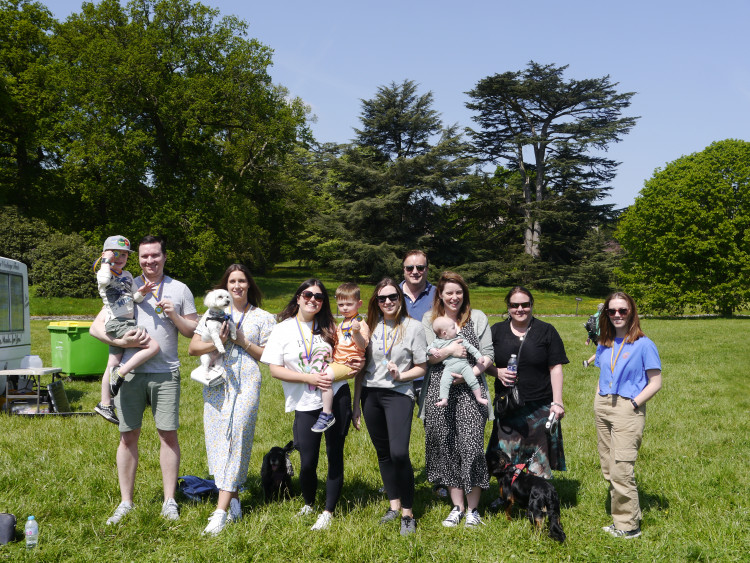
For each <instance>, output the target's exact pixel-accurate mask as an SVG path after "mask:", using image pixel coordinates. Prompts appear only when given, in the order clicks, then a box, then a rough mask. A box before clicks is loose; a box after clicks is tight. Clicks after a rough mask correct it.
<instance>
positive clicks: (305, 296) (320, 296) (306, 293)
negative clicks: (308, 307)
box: [300, 291, 323, 301]
mask: <svg viewBox="0 0 750 563" xmlns="http://www.w3.org/2000/svg"><path fill="white" fill-rule="evenodd" d="M300 295H301V296H302V298H303V299H304V300H305V301H310V299H315V301H323V294H322V293H313V292H312V291H303V292H302V293H300Z"/></svg>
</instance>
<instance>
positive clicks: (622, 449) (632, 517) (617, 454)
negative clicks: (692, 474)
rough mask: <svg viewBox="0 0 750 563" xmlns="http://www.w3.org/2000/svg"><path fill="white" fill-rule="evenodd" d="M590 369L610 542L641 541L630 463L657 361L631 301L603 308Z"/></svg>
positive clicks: (615, 298) (613, 299)
mask: <svg viewBox="0 0 750 563" xmlns="http://www.w3.org/2000/svg"><path fill="white" fill-rule="evenodd" d="M604 312H605V313H606V317H607V320H606V321H604V322H600V323H599V326H600V330H601V333H600V337H599V346H598V347H597V349H596V360H595V364H596V365H597V366H598V367H599V369H600V372H599V383H598V385H597V390H596V398H595V399H594V418H595V420H596V434H597V440H598V444H597V446H598V450H599V461H600V463H601V466H602V473H603V474H604V478H605V479H606V480H607V481H609V493H610V496H611V498H612V520H613V523H612V525H610V526H606V527H604V528H602V529H603V530H604V531H605V532H608V533H610V534H612V535H613V536H615V537H622V538H636V537H638V536H640V535H641V507H640V504H639V503H638V489H637V488H636V484H635V460H636V458H637V457H638V448H640V446H641V439H642V438H643V428H644V426H645V422H646V402H647V401H648V400H649V399H651V397H653V396H654V395H655V394H656V392H657V391H659V389H661V361H660V359H659V352H658V351H657V350H656V345H655V344H654V343H653V342H652V341H651V340H650V339H649V338H648V337H646V335H645V334H644V333H643V331H642V330H641V325H640V321H639V319H638V311H637V310H636V306H635V301H633V298H632V297H630V295H628V294H627V293H622V292H617V293H613V294H612V295H610V296H609V297H607V299H606V301H605V302H604Z"/></svg>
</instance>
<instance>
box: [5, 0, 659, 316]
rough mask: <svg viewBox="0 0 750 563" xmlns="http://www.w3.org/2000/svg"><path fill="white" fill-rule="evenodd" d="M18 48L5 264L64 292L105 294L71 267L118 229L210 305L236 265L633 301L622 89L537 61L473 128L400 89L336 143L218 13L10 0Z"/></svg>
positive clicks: (160, 4)
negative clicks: (624, 219)
mask: <svg viewBox="0 0 750 563" xmlns="http://www.w3.org/2000/svg"><path fill="white" fill-rule="evenodd" d="M0 40H1V44H0V45H1V46H0V71H1V72H0V190H1V191H0V210H2V211H0V214H2V219H3V220H2V221H0V237H2V238H1V239H0V240H2V241H3V242H0V253H2V254H4V255H6V256H12V257H17V258H21V259H23V260H24V261H26V262H27V263H30V265H31V272H32V280H33V281H34V282H35V283H36V284H37V285H38V287H40V288H41V291H42V292H47V293H48V294H54V293H59V294H66V295H71V294H75V293H76V292H79V293H86V292H88V291H90V290H91V287H90V283H91V280H90V279H89V278H91V276H90V275H89V273H88V272H85V271H84V272H83V273H82V274H80V277H79V278H77V279H73V280H71V279H67V281H66V276H67V275H68V274H66V272H65V269H66V268H61V267H58V266H57V265H55V264H54V262H55V257H60V256H66V257H67V256H70V260H68V261H67V266H68V269H69V268H71V264H73V263H74V262H75V260H80V261H81V262H82V263H85V262H87V261H88V260H89V259H90V258H93V257H95V256H96V255H97V254H98V249H99V247H100V244H101V241H102V240H104V238H105V237H106V236H108V235H111V234H113V233H118V234H124V235H126V236H130V237H137V236H140V235H141V234H143V233H159V234H162V235H164V236H166V237H167V239H168V241H169V245H170V246H169V249H170V251H171V258H170V268H171V269H172V272H173V273H174V274H175V275H177V276H179V277H180V278H184V279H187V280H190V281H191V283H193V284H194V285H197V286H198V287H200V288H201V289H202V288H205V287H206V286H207V285H209V284H210V283H211V282H212V281H213V280H214V279H216V278H217V276H218V275H219V273H220V272H221V271H223V269H224V267H225V266H226V264H227V263H228V262H230V261H239V262H243V263H245V264H247V265H248V266H249V267H251V268H252V269H253V270H254V271H256V272H263V271H264V270H265V269H266V268H267V267H268V266H269V265H272V264H273V263H276V262H278V261H281V260H290V259H293V260H300V261H309V262H311V263H314V264H318V265H321V266H323V267H329V268H331V269H333V270H334V271H335V272H337V273H338V275H340V276H341V277H342V278H350V279H351V278H354V279H360V280H364V281H366V280H373V279H379V278H380V277H382V276H383V275H393V274H396V273H398V271H399V266H400V257H401V256H402V255H403V253H404V252H405V251H406V250H408V249H411V248H421V249H424V250H425V251H426V252H427V253H428V255H429V256H430V259H431V261H432V262H433V263H434V264H435V265H436V266H438V268H435V270H436V271H437V269H439V268H452V269H456V270H458V271H460V272H461V273H462V274H463V275H464V276H465V277H466V278H467V279H468V280H469V281H470V282H472V283H477V284H485V285H510V284H514V283H523V284H527V285H531V286H533V287H537V288H542V289H550V290H556V291H560V292H569V293H573V292H575V293H588V294H595V295H601V294H604V293H606V292H607V291H609V290H610V289H612V288H613V287H615V285H616V284H617V279H616V276H617V275H618V274H617V270H616V267H617V266H618V264H619V262H620V252H619V250H620V247H619V245H618V244H617V241H616V239H615V238H614V237H613V232H614V229H615V227H616V221H617V219H618V215H619V211H618V210H616V209H614V207H613V205H611V204H605V203H603V200H604V199H605V197H606V196H607V194H608V192H609V191H610V190H611V181H612V180H613V178H614V177H615V174H616V170H617V166H618V164H619V163H617V162H616V161H614V160H612V159H609V158H606V149H607V148H608V147H609V146H610V145H611V144H612V143H616V142H619V141H620V140H622V138H623V137H624V135H626V134H627V133H628V132H629V131H630V130H631V129H632V128H633V127H634V126H635V124H636V121H637V117H634V116H627V115H625V112H626V110H627V109H628V107H629V105H630V102H631V99H632V97H633V96H634V93H633V92H619V91H618V90H617V86H618V85H617V83H615V82H612V80H611V79H610V77H609V76H604V77H601V78H594V79H574V78H569V77H566V72H567V71H568V67H567V66H564V65H563V66H558V65H555V64H546V65H545V64H539V63H537V62H534V61H531V62H529V63H528V65H527V66H526V67H525V68H524V69H521V70H517V71H506V72H502V73H498V74H495V75H492V76H488V77H485V78H481V79H479V80H478V81H477V83H476V85H475V87H474V88H472V89H471V90H469V91H468V92H466V95H467V101H466V105H467V107H468V108H469V109H470V110H472V112H473V117H472V124H471V127H468V128H463V127H461V126H459V125H458V124H445V123H443V121H442V119H441V117H440V114H439V113H438V112H437V111H436V110H435V109H434V107H433V95H432V93H431V92H422V91H420V88H419V85H418V84H416V83H415V82H414V81H412V80H409V79H406V80H403V81H401V82H395V81H394V82H391V83H390V84H387V85H383V86H381V87H379V88H378V89H377V91H376V92H375V93H374V95H373V97H372V98H370V99H363V100H361V114H360V116H359V120H360V125H359V126H358V127H357V128H356V129H355V131H354V139H353V140H352V141H351V142H348V143H331V142H322V141H320V140H316V139H315V138H314V137H313V135H312V133H311V131H310V128H309V125H308V124H309V119H310V115H309V108H308V107H307V106H306V105H305V104H304V102H303V101H302V100H300V99H298V98H295V97H293V96H291V95H290V93H289V92H288V91H287V90H286V89H285V88H284V87H283V86H281V85H278V84H274V83H273V82H272V81H271V79H270V76H269V74H268V67H269V65H270V64H271V63H272V59H271V49H270V47H269V46H266V45H263V44H261V43H260V42H258V41H257V40H255V39H252V38H250V37H249V36H248V34H247V25H246V24H245V23H244V22H243V21H241V20H239V19H237V18H235V17H232V16H224V17H222V16H221V15H220V14H219V11H218V10H216V9H214V8H211V7H208V6H205V5H203V4H200V3H197V2H191V1H190V0H156V1H153V0H131V1H130V2H129V3H128V4H127V5H125V6H122V5H120V3H119V2H118V0H102V1H101V2H99V3H98V4H93V3H85V4H83V5H82V7H81V11H80V12H78V13H75V14H73V15H71V16H69V17H68V18H67V19H66V20H65V21H64V22H59V21H56V20H55V19H54V18H53V17H52V15H51V13H50V11H49V10H48V9H47V8H46V7H45V6H44V5H43V4H42V3H39V2H31V1H28V0H23V1H13V0H0ZM625 238H626V239H628V240H632V237H630V238H628V237H625ZM636 254H637V253H635V252H633V253H631V254H630V256H631V257H632V256H635V255H636ZM82 256H84V257H82ZM50 262H52V263H50ZM35 264H36V265H35ZM625 264H627V262H626V263H625ZM58 270H59V271H58ZM628 271H630V272H631V273H632V268H630V269H629V270H628ZM625 273H626V274H627V272H625ZM619 279H627V280H628V282H629V283H630V282H632V283H643V280H635V281H634V279H635V278H632V277H631V278H627V275H620V278H619ZM87 284H88V285H87ZM659 303H660V302H659V301H658V300H655V301H654V304H655V306H657V305H658V306H660V305H659Z"/></svg>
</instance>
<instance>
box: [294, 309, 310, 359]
mask: <svg viewBox="0 0 750 563" xmlns="http://www.w3.org/2000/svg"><path fill="white" fill-rule="evenodd" d="M294 320H295V321H296V322H297V329H298V330H299V335H300V336H301V337H302V342H303V343H304V346H305V359H306V360H307V363H308V364H309V363H310V358H311V357H312V349H313V339H314V338H315V336H314V335H313V330H314V329H315V321H313V328H312V329H311V330H310V345H309V346H308V344H307V338H305V334H304V332H303V331H302V325H301V324H300V322H299V318H298V317H294Z"/></svg>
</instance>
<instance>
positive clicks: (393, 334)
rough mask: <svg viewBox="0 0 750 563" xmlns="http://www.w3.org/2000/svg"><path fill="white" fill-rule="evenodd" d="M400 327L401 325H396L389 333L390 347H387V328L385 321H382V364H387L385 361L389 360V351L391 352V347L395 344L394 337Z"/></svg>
mask: <svg viewBox="0 0 750 563" xmlns="http://www.w3.org/2000/svg"><path fill="white" fill-rule="evenodd" d="M400 327H401V325H400V324H399V325H396V326H395V327H394V329H393V332H391V345H390V346H388V331H387V330H386V329H387V328H388V325H387V324H386V322H385V319H383V356H385V357H384V358H383V362H385V364H387V363H388V362H387V360H388V359H389V357H390V355H391V350H393V345H394V344H395V343H396V335H397V334H398V330H399V328H400Z"/></svg>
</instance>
